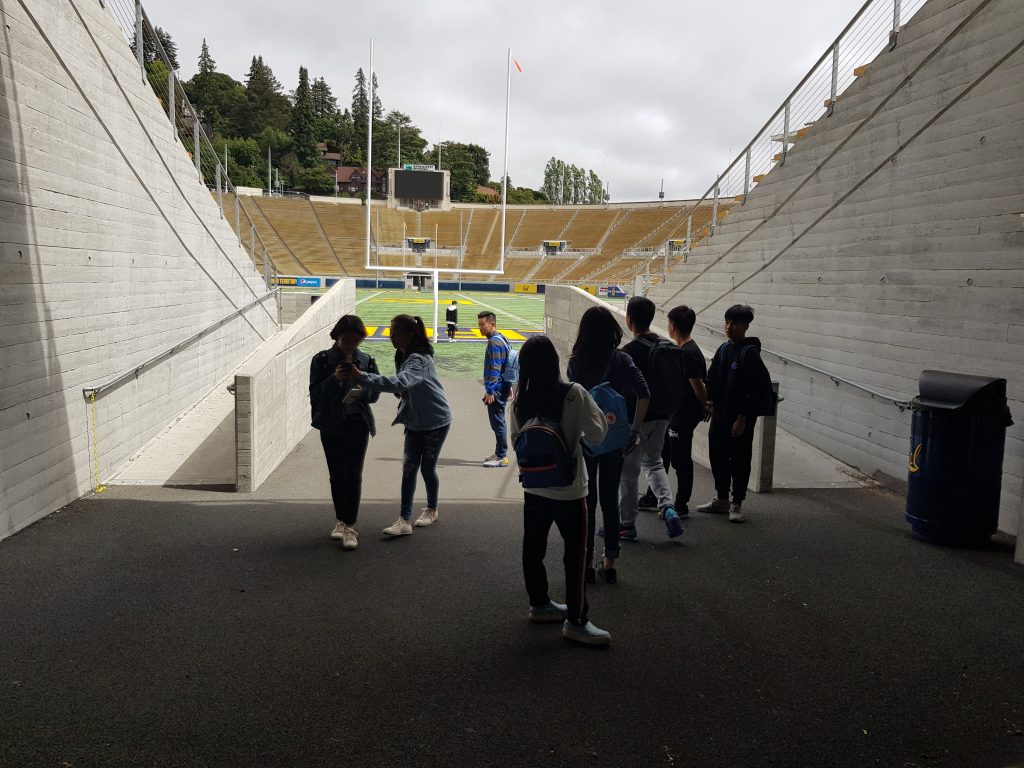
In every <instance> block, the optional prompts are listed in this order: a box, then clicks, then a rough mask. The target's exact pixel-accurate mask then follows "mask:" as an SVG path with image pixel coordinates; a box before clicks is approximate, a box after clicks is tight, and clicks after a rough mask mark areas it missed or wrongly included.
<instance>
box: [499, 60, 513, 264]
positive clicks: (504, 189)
mask: <svg viewBox="0 0 1024 768" xmlns="http://www.w3.org/2000/svg"><path fill="white" fill-rule="evenodd" d="M511 96H512V49H511V48H509V49H508V61H507V62H505V160H504V166H505V167H504V170H503V171H502V174H501V261H500V263H499V264H498V271H499V272H501V273H503V274H504V272H505V207H506V205H507V201H508V112H509V103H510V101H511Z"/></svg>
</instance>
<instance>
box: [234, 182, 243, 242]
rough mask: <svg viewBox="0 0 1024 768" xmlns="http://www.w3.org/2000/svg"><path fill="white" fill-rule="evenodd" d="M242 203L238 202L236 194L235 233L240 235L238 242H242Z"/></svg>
mask: <svg viewBox="0 0 1024 768" xmlns="http://www.w3.org/2000/svg"><path fill="white" fill-rule="evenodd" d="M241 207H242V205H241V203H239V202H238V195H237V194H236V195H235V234H237V235H238V244H239V245H241V244H242V212H241Z"/></svg>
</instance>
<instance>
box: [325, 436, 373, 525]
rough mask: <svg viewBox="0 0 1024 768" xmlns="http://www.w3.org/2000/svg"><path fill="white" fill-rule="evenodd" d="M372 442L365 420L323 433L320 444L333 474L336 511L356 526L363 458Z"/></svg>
mask: <svg viewBox="0 0 1024 768" xmlns="http://www.w3.org/2000/svg"><path fill="white" fill-rule="evenodd" d="M369 442H370V428H369V427H368V426H367V425H366V422H365V421H362V420H359V421H354V420H353V421H351V422H345V428H344V429H343V430H342V431H341V432H338V433H335V434H329V433H327V432H321V433H320V443H321V444H322V445H323V447H324V456H325V457H326V458H327V471H328V472H329V473H330V475H331V498H332V499H333V500H334V514H335V516H336V517H337V518H338V520H339V521H340V522H342V523H344V524H345V525H355V524H356V518H357V517H358V516H359V499H360V497H361V496H362V487H363V460H364V459H365V458H366V446H367V445H368V444H369Z"/></svg>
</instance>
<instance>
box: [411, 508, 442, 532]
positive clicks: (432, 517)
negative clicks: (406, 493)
mask: <svg viewBox="0 0 1024 768" xmlns="http://www.w3.org/2000/svg"><path fill="white" fill-rule="evenodd" d="M436 522H437V510H436V509H431V508H430V507H424V508H423V511H422V512H421V513H420V516H419V517H417V518H416V522H415V523H413V525H416V526H418V527H420V528H424V527H426V526H428V525H433V524H434V523H436Z"/></svg>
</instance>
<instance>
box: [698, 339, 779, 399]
mask: <svg viewBox="0 0 1024 768" xmlns="http://www.w3.org/2000/svg"><path fill="white" fill-rule="evenodd" d="M745 350H746V351H745ZM764 367H765V365H764V361H762V360H761V340H760V339H759V338H757V337H756V336H748V337H747V338H745V339H743V341H741V342H739V343H738V344H733V343H732V342H731V341H727V342H725V343H724V344H722V346H720V347H719V348H718V350H717V351H716V352H715V356H714V358H713V359H712V360H711V368H710V369H709V370H708V396H709V397H710V398H711V399H712V400H713V401H714V404H715V418H726V419H735V418H736V417H737V416H751V415H752V414H751V412H750V411H751V409H752V408H753V407H754V402H753V400H752V398H751V395H754V394H756V392H755V389H756V382H757V381H758V376H757V373H759V372H760V371H759V370H758V369H759V368H764Z"/></svg>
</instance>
